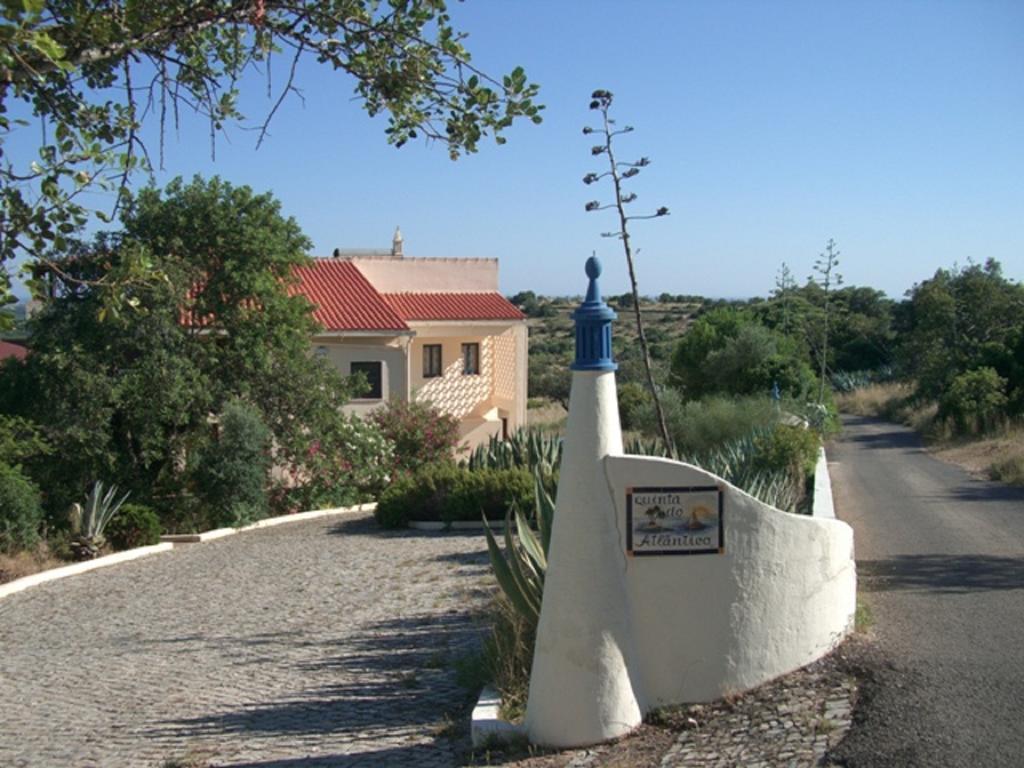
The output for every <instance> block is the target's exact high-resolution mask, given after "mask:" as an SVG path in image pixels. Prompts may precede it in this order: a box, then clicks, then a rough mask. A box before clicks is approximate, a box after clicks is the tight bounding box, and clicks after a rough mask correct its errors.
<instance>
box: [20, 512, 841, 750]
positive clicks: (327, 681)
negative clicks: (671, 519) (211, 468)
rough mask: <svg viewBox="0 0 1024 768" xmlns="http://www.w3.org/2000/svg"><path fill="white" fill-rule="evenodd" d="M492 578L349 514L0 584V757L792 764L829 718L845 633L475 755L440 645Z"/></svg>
mask: <svg viewBox="0 0 1024 768" xmlns="http://www.w3.org/2000/svg"><path fill="white" fill-rule="evenodd" d="M491 584H492V577H491V576H490V573H489V565H488V563H487V555H486V546H485V544H484V540H483V538H482V537H481V536H480V535H478V534H466V535H459V534H438V533H417V532H402V533H390V532H382V531H380V530H379V529H378V528H377V527H376V525H375V524H374V522H373V521H372V518H371V517H370V516H369V515H366V514H361V515H353V516H350V517H347V518H344V519H342V518H334V519H328V520H323V519H321V520H315V521H310V522H305V523H295V524H291V525H286V526H281V527H278V528H270V529H266V530H261V531H252V532H248V533H244V534H240V535H238V536H231V537H227V538H225V539H221V540H217V541H214V542H210V543H207V544H197V545H192V546H188V547H179V548H177V549H176V550H175V551H173V552H169V553H165V554H160V555H155V556H153V557H150V558H146V559H143V560H139V561H136V562H131V563H125V564H123V565H118V566H114V567H111V568H108V569H101V570H98V571H94V572H91V573H88V574H85V575H82V576H77V577H73V578H70V579H65V580H62V581H58V582H53V583H51V584H45V585H42V586H39V587H34V588H32V589H30V590H27V591H26V592H23V593H19V594H16V595H13V596H11V597H9V598H6V599H4V600H2V601H0V647H2V648H3V654H2V656H0V695H2V697H3V698H2V700H3V702H4V706H3V707H0V766H3V768H8V767H11V768H14V767H17V768H28V767H34V766H46V767H47V768H49V767H50V766H68V767H73V766H129V767H132V766H146V767H148V768H158V767H160V766H164V765H168V766H169V765H180V766H190V768H191V766H202V767H203V768H205V767H206V766H211V767H214V766H234V768H243V767H246V768H248V767H252V768H255V767H256V766H260V767H261V768H317V767H318V766H336V767H341V768H352V767H354V766H384V767H385V768H386V767H387V766H427V767H428V768H429V767H430V766H455V765H467V764H468V765H485V764H506V765H520V766H523V767H524V768H527V767H529V768H542V767H543V768H555V767H556V766H557V767H558V768H561V767H563V766H572V768H618V767H622V768H625V767H626V766H659V768H676V767H678V768H683V766H696V767H697V768H712V767H714V768H718V767H720V766H721V767H724V766H776V765H781V766H811V765H827V764H829V763H828V758H827V754H826V752H827V751H828V750H830V749H832V748H833V747H834V746H835V745H836V744H837V743H838V742H839V741H840V740H841V739H842V737H843V735H844V734H845V732H846V729H847V727H848V725H849V719H850V709H851V706H852V702H853V699H854V696H855V687H854V683H853V678H852V671H854V669H855V667H856V665H854V664H851V662H850V661H849V657H850V653H849V649H851V648H856V647H857V645H858V644H857V643H852V644H851V643H847V644H846V645H845V646H843V649H840V651H839V652H838V653H837V654H834V655H833V656H831V657H829V658H828V659H826V660H823V661H821V662H818V663H817V664H814V665H812V666H811V667H808V668H806V669H804V670H801V671H798V672H796V673H794V674H792V675H789V676H786V677H785V678H782V679H780V680H777V681H775V682H773V683H770V684H768V685H766V686H762V687H761V688H759V689H757V690H755V691H752V692H749V693H747V694H745V695H742V696H737V697H734V698H730V699H729V700H728V701H723V702H719V703H716V704H714V705H706V706H701V707H692V708H676V709H672V710H666V711H664V712H661V713H658V714H657V715H656V716H655V717H653V718H652V719H651V722H650V723H649V724H647V725H644V726H642V727H641V728H640V729H639V730H638V731H637V732H636V733H635V734H633V735H632V736H630V737H629V738H626V739H623V740H621V741H619V742H617V743H615V744H609V745H603V746H601V747H597V748H594V749H590V750H575V751H566V752H559V753H550V754H529V753H526V754H524V753H522V752H519V753H517V752H514V751H513V752H493V751H490V752H489V751H487V750H479V751H477V752H473V751H471V750H470V749H469V746H468V738H467V737H468V727H469V724H468V711H469V707H470V706H471V703H472V702H471V697H470V695H469V694H468V692H467V691H465V690H463V689H462V688H460V687H459V685H458V683H457V682H456V674H455V672H454V664H455V662H456V660H457V659H459V658H463V657H466V656H468V655H470V654H472V653H474V652H475V651H476V650H477V648H478V647H479V642H480V637H481V633H482V628H481V627H480V625H479V624H478V623H477V620H476V619H475V618H474V617H475V616H477V615H478V614H479V611H480V609H481V608H482V607H483V606H484V605H485V604H486V601H487V594H488V590H489V589H490V587H491ZM854 655H857V654H856V653H855V654H854Z"/></svg>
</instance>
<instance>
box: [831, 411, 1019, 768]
mask: <svg viewBox="0 0 1024 768" xmlns="http://www.w3.org/2000/svg"><path fill="white" fill-rule="evenodd" d="M830 468H831V470H832V478H833V486H834V492H835V497H836V506H837V514H838V516H839V517H840V518H842V519H843V520H846V521H847V522H849V523H850V524H851V525H852V526H853V528H854V531H855V534H856V549H857V564H858V574H859V578H860V590H861V599H862V600H865V601H866V602H867V603H868V605H869V606H870V608H871V610H872V612H873V614H874V621H875V624H874V632H875V634H876V635H877V640H878V649H879V651H880V655H881V661H882V663H881V664H879V665H877V667H876V668H875V669H874V671H873V673H872V675H871V679H870V681H869V683H868V685H867V686H866V688H865V702H864V706H863V707H862V708H861V709H860V712H859V713H858V714H857V716H856V717H855V721H854V728H853V731H852V732H851V735H850V736H849V737H848V738H847V740H846V742H845V743H844V744H843V745H842V747H841V749H840V752H839V754H838V755H837V757H840V758H842V759H844V760H845V761H846V764H847V765H849V766H853V767H855V768H862V767H864V766H886V767H887V768H888V767H890V766H922V767H923V766H928V767H929V768H932V767H933V766H972V767H973V766H984V767H985V768H991V767H994V766H1021V765H1024V491H1022V490H1020V489H1014V488H1010V487H1007V486H1003V485H1000V484H997V483H990V482H986V481H982V480H977V479H973V478H972V477H971V476H970V475H968V474H967V473H966V472H964V471H963V470H961V469H959V468H957V467H954V466H951V465H948V464H945V463H943V462H940V461H938V460H936V459H934V458H932V457H931V456H929V455H928V454H927V453H926V452H925V451H924V450H923V449H922V447H921V444H920V442H919V441H918V440H917V438H916V437H915V436H914V434H913V433H912V432H910V431H909V430H907V429H905V428H903V427H899V426H895V425H892V424H888V423H885V422H881V421H877V420H871V419H862V418H849V419H847V420H845V428H844V432H843V435H842V437H841V439H840V440H838V441H837V442H836V444H835V445H834V446H833V447H832V448H831V450H830Z"/></svg>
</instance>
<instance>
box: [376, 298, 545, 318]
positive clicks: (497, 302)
mask: <svg viewBox="0 0 1024 768" xmlns="http://www.w3.org/2000/svg"><path fill="white" fill-rule="evenodd" d="M381 296H382V297H383V299H384V301H386V302H387V303H388V305H389V306H390V307H391V308H392V309H393V310H394V311H395V313H396V314H397V315H398V316H399V317H401V318H402V319H403V320H405V321H409V320H523V319H525V318H526V315H524V314H523V313H522V312H520V311H519V310H518V309H516V307H515V305H513V304H512V303H511V302H509V301H508V300H507V299H506V298H505V297H504V296H502V295H501V294H500V293H498V292H497V291H486V292H485V291H480V292H474V293H456V292H447V293H383V294H381Z"/></svg>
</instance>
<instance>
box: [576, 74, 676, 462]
mask: <svg viewBox="0 0 1024 768" xmlns="http://www.w3.org/2000/svg"><path fill="white" fill-rule="evenodd" d="M612 98H613V97H612V94H611V92H610V91H604V90H597V91H594V93H593V94H591V102H590V108H591V109H593V110H596V111H598V112H600V113H601V121H602V127H600V128H591V127H589V126H588V127H585V128H584V129H583V133H584V134H585V135H590V134H597V135H599V136H602V137H603V138H604V143H602V144H596V145H594V146H593V147H591V149H590V154H591V155H593V156H595V157H596V156H598V155H605V156H606V157H607V158H608V170H607V171H605V172H604V173H588V174H587V175H586V176H584V177H583V183H584V184H587V185H590V184H593V183H594V182H596V181H600V180H601V179H603V178H605V177H606V176H608V177H611V180H612V184H613V185H614V188H615V202H614V203H609V204H607V205H601V203H600V202H598V201H597V200H592V201H590V202H589V203H587V205H586V210H587V211H601V210H605V209H607V208H614V209H615V210H616V212H617V213H618V216H619V229H618V231H617V232H602V233H601V236H602V237H615V238H618V239H619V240H621V241H622V250H623V252H624V253H625V255H626V266H627V267H628V269H629V282H630V288H631V290H632V292H633V314H634V316H635V317H636V332H637V336H638V337H639V339H640V351H641V354H642V356H643V361H644V372H645V373H646V374H647V387H648V389H650V391H651V398H652V399H653V401H654V410H655V413H656V414H657V417H658V429H659V430H660V431H661V439H662V440H663V441H664V443H665V446H666V448H671V446H672V438H671V436H670V435H669V432H668V424H667V423H666V421H665V411H664V409H663V408H662V405H661V397H660V395H659V394H658V387H657V385H656V384H655V383H654V371H653V370H652V367H651V353H650V349H649V348H648V346H647V335H646V334H645V333H644V323H643V317H642V316H641V314H640V289H639V288H638V286H637V279H636V268H635V266H634V263H633V248H632V244H631V243H630V240H629V222H631V221H634V220H636V219H656V218H659V217H661V216H667V215H668V208H665V207H661V208H658V209H657V210H656V211H655V212H654V213H652V214H647V215H641V216H635V215H634V216H630V215H628V214H627V213H626V206H627V205H628V204H629V203H632V202H633V201H634V200H636V193H635V192H630V193H628V194H627V193H623V190H622V183H623V181H625V180H626V179H631V178H633V177H634V176H636V175H637V174H639V173H640V169H641V168H644V167H646V166H648V165H650V163H651V161H650V160H649V159H648V158H646V157H641V158H640V159H639V160H638V161H636V162H632V163H630V162H619V161H616V159H615V152H614V149H613V147H612V143H613V141H612V140H613V139H614V137H616V136H621V135H622V134H625V133H631V132H632V131H633V127H632V126H629V125H627V126H624V127H622V128H616V127H615V121H614V120H612V119H611V118H609V117H608V109H609V108H610V107H611V105H612Z"/></svg>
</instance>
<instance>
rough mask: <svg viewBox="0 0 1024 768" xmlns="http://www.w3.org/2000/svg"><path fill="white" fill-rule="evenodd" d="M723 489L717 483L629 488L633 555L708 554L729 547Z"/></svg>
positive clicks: (628, 538)
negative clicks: (723, 512) (723, 511)
mask: <svg viewBox="0 0 1024 768" xmlns="http://www.w3.org/2000/svg"><path fill="white" fill-rule="evenodd" d="M722 506H723V502H722V492H721V491H720V490H719V489H718V487H717V486H714V485H706V486H691V487H672V488H653V487H643V488H641V487H631V488H627V489H626V551H627V552H628V553H629V554H630V555H635V556H637V557H639V556H646V555H707V554H721V553H722V552H724V551H725V533H724V529H723V525H722V523H723V520H722Z"/></svg>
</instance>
